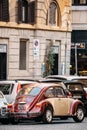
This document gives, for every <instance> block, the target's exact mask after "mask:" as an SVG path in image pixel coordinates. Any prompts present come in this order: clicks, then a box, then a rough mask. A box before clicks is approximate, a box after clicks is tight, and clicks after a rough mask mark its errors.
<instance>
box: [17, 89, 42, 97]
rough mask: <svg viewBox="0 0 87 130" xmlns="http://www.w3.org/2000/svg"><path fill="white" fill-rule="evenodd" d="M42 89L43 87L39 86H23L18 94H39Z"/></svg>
mask: <svg viewBox="0 0 87 130" xmlns="http://www.w3.org/2000/svg"><path fill="white" fill-rule="evenodd" d="M40 91H41V88H39V87H34V88H32V87H27V88H23V89H22V90H20V92H19V93H18V95H17V96H21V95H31V96H37V95H38V94H39V92H40Z"/></svg>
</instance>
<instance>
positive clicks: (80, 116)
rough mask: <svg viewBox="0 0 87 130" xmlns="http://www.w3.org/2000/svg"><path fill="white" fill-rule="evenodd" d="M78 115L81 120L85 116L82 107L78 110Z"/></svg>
mask: <svg viewBox="0 0 87 130" xmlns="http://www.w3.org/2000/svg"><path fill="white" fill-rule="evenodd" d="M77 117H78V119H79V120H82V119H83V117H84V113H83V110H82V109H80V108H79V109H78V111H77Z"/></svg>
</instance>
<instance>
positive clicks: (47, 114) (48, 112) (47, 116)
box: [42, 107, 53, 123]
mask: <svg viewBox="0 0 87 130" xmlns="http://www.w3.org/2000/svg"><path fill="white" fill-rule="evenodd" d="M52 119H53V111H52V108H51V107H47V108H46V109H45V111H44V113H43V117H42V121H43V123H51V122H52Z"/></svg>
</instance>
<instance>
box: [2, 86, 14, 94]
mask: <svg viewBox="0 0 87 130" xmlns="http://www.w3.org/2000/svg"><path fill="white" fill-rule="evenodd" d="M12 89H13V84H0V91H2V92H3V94H4V95H6V94H11V92H12Z"/></svg>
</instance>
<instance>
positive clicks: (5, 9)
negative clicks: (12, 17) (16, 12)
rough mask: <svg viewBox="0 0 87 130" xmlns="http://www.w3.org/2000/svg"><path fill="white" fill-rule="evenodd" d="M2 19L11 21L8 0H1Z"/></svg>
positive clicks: (0, 12) (0, 11)
mask: <svg viewBox="0 0 87 130" xmlns="http://www.w3.org/2000/svg"><path fill="white" fill-rule="evenodd" d="M0 21H5V22H8V21H9V3H8V0H0Z"/></svg>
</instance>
